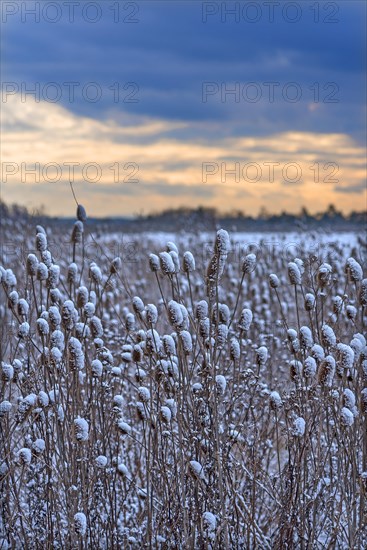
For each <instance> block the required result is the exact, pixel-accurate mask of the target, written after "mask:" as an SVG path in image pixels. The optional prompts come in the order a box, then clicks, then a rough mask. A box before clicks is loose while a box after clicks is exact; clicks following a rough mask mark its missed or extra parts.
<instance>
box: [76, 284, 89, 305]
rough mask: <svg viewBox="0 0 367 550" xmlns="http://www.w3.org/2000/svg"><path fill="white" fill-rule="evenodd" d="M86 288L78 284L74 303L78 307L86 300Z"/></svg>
mask: <svg viewBox="0 0 367 550" xmlns="http://www.w3.org/2000/svg"><path fill="white" fill-rule="evenodd" d="M88 295H89V293H88V289H87V288H86V287H85V286H80V287H79V288H78V289H77V291H76V304H77V306H78V307H80V308H83V307H84V306H85V304H86V303H87V302H88Z"/></svg>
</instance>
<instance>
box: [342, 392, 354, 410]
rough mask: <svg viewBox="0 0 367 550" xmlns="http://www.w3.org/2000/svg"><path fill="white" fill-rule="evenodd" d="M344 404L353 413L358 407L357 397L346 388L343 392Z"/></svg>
mask: <svg viewBox="0 0 367 550" xmlns="http://www.w3.org/2000/svg"><path fill="white" fill-rule="evenodd" d="M343 403H344V406H345V407H348V409H350V410H351V411H352V412H354V408H355V406H356V396H355V395H354V393H353V392H352V390H350V389H349V388H345V389H344V391H343Z"/></svg>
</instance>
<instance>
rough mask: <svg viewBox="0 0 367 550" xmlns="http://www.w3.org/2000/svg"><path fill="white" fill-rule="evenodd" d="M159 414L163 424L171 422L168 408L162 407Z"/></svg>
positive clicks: (170, 413)
mask: <svg viewBox="0 0 367 550" xmlns="http://www.w3.org/2000/svg"><path fill="white" fill-rule="evenodd" d="M160 414H161V418H162V421H163V422H165V423H166V424H169V423H170V422H171V418H172V412H171V409H170V408H169V407H167V406H166V405H163V406H162V407H161V409H160Z"/></svg>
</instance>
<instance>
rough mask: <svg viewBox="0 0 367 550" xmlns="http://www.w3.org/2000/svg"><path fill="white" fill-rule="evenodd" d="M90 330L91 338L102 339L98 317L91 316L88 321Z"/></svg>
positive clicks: (101, 329)
mask: <svg viewBox="0 0 367 550" xmlns="http://www.w3.org/2000/svg"><path fill="white" fill-rule="evenodd" d="M90 330H91V333H92V336H93V338H102V336H103V327H102V323H101V320H100V318H99V317H96V316H93V317H92V318H91V320H90Z"/></svg>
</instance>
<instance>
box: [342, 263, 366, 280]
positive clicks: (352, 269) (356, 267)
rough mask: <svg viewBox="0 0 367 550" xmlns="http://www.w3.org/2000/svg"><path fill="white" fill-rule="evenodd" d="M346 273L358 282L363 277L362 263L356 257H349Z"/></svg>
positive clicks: (349, 277) (350, 278)
mask: <svg viewBox="0 0 367 550" xmlns="http://www.w3.org/2000/svg"><path fill="white" fill-rule="evenodd" d="M345 273H346V274H347V276H348V279H349V280H350V281H351V282H353V283H357V282H359V281H361V280H362V278H363V271H362V268H361V266H360V264H359V263H358V262H357V260H355V259H354V258H348V259H347V261H346V264H345Z"/></svg>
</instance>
